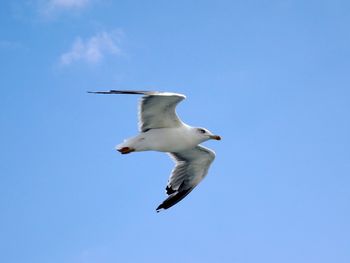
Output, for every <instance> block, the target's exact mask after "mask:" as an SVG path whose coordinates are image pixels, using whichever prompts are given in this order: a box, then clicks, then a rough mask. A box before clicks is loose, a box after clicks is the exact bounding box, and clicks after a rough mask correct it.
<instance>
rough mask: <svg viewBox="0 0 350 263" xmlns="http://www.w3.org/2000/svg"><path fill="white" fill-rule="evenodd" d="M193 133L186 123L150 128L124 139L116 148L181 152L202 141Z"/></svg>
mask: <svg viewBox="0 0 350 263" xmlns="http://www.w3.org/2000/svg"><path fill="white" fill-rule="evenodd" d="M195 135H196V134H195V131H193V128H192V127H190V126H188V125H182V126H180V127H175V128H159V129H151V130H148V131H147V132H141V133H140V134H139V135H137V136H135V137H132V138H129V139H126V140H125V141H124V142H123V143H121V144H119V145H117V147H116V149H117V150H118V149H122V148H124V147H129V148H132V149H134V151H135V152H141V151H159V152H181V151H185V150H189V149H192V148H194V147H195V146H197V145H198V144H200V143H201V142H202V140H201V138H198V137H196V136H195Z"/></svg>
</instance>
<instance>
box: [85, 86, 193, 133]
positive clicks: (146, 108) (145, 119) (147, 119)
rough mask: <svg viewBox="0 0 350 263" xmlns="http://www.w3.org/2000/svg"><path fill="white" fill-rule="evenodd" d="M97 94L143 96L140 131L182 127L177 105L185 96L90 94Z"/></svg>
mask: <svg viewBox="0 0 350 263" xmlns="http://www.w3.org/2000/svg"><path fill="white" fill-rule="evenodd" d="M89 93H95V94H141V95H144V96H143V97H142V99H141V102H140V106H139V129H140V131H141V132H146V131H148V130H150V129H159V128H174V127H178V126H181V125H182V122H181V120H180V118H179V117H178V116H177V114H176V111H175V108H176V105H177V104H178V103H179V102H180V101H182V100H183V99H185V98H186V96H185V95H182V94H178V93H171V92H159V91H135V90H110V91H97V92H89Z"/></svg>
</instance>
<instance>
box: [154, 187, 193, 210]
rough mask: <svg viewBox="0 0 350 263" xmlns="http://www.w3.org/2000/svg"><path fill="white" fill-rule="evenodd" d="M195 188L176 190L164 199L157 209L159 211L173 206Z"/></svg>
mask: <svg viewBox="0 0 350 263" xmlns="http://www.w3.org/2000/svg"><path fill="white" fill-rule="evenodd" d="M192 190H193V188H189V189H186V190H183V191H180V192H175V193H173V194H171V195H170V196H169V197H168V198H167V199H165V200H164V201H163V203H161V204H160V205H159V206H158V207H157V209H156V211H157V213H158V212H159V211H160V210H161V209H164V210H166V209H168V208H170V207H172V206H173V205H176V204H177V203H178V202H180V201H181V200H182V199H184V198H185V197H186V196H187V195H188V194H189V193H190V192H191V191H192Z"/></svg>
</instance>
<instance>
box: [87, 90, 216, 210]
mask: <svg viewBox="0 0 350 263" xmlns="http://www.w3.org/2000/svg"><path fill="white" fill-rule="evenodd" d="M89 93H94V94H139V95H143V96H142V98H141V101H140V103H139V113H138V116H139V130H140V133H139V134H138V135H137V136H135V137H132V138H129V139H126V140H124V142H123V143H121V144H119V145H117V146H116V149H117V150H118V151H119V152H120V153H121V154H128V153H131V152H141V151H160V152H166V153H168V154H169V155H170V156H171V157H172V159H173V160H174V162H175V167H174V169H173V170H172V172H171V175H170V177H169V180H168V184H167V186H166V188H165V190H166V194H167V195H168V197H167V198H166V199H165V200H164V201H163V202H162V203H161V204H160V205H159V206H158V207H157V209H156V211H157V212H159V211H160V210H161V209H168V208H170V207H172V206H173V205H175V204H177V203H178V202H179V201H181V200H182V199H183V198H185V197H186V196H187V195H188V194H189V193H190V192H191V191H192V190H193V189H194V188H195V187H196V186H197V185H198V184H199V183H200V181H202V179H203V178H204V177H205V176H206V175H207V173H208V169H209V166H210V165H211V163H212V162H213V160H214V159H215V153H214V152H213V151H212V150H210V149H208V148H206V147H204V146H202V145H200V143H202V142H204V141H207V140H210V139H213V140H221V137H220V136H218V135H214V134H213V133H212V132H210V131H209V130H207V129H205V128H202V127H191V126H189V125H187V124H185V123H184V122H182V121H181V120H180V118H179V117H178V116H177V114H176V110H175V109H176V106H177V105H178V104H179V102H181V101H182V100H184V99H185V98H186V96H185V95H183V94H178V93H171V92H159V91H134V90H110V91H95V92H89Z"/></svg>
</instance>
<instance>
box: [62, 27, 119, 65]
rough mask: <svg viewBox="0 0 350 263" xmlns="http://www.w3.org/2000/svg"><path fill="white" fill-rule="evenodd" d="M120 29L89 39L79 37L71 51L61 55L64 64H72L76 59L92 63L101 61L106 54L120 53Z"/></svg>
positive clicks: (101, 33)
mask: <svg viewBox="0 0 350 263" xmlns="http://www.w3.org/2000/svg"><path fill="white" fill-rule="evenodd" d="M121 36H122V32H121V31H120V30H116V31H112V32H100V33H98V34H96V35H94V36H92V37H91V38H89V39H87V40H85V41H84V40H83V39H82V38H81V37H77V38H76V40H75V41H74V42H73V44H72V47H71V49H70V50H69V51H67V52H65V53H63V54H62V55H61V57H60V63H61V64H62V65H70V64H72V63H73V62H76V61H84V62H87V63H90V64H95V63H98V62H100V61H101V60H102V59H103V58H104V56H105V55H114V56H116V55H120V54H121V49H120V40H121Z"/></svg>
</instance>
